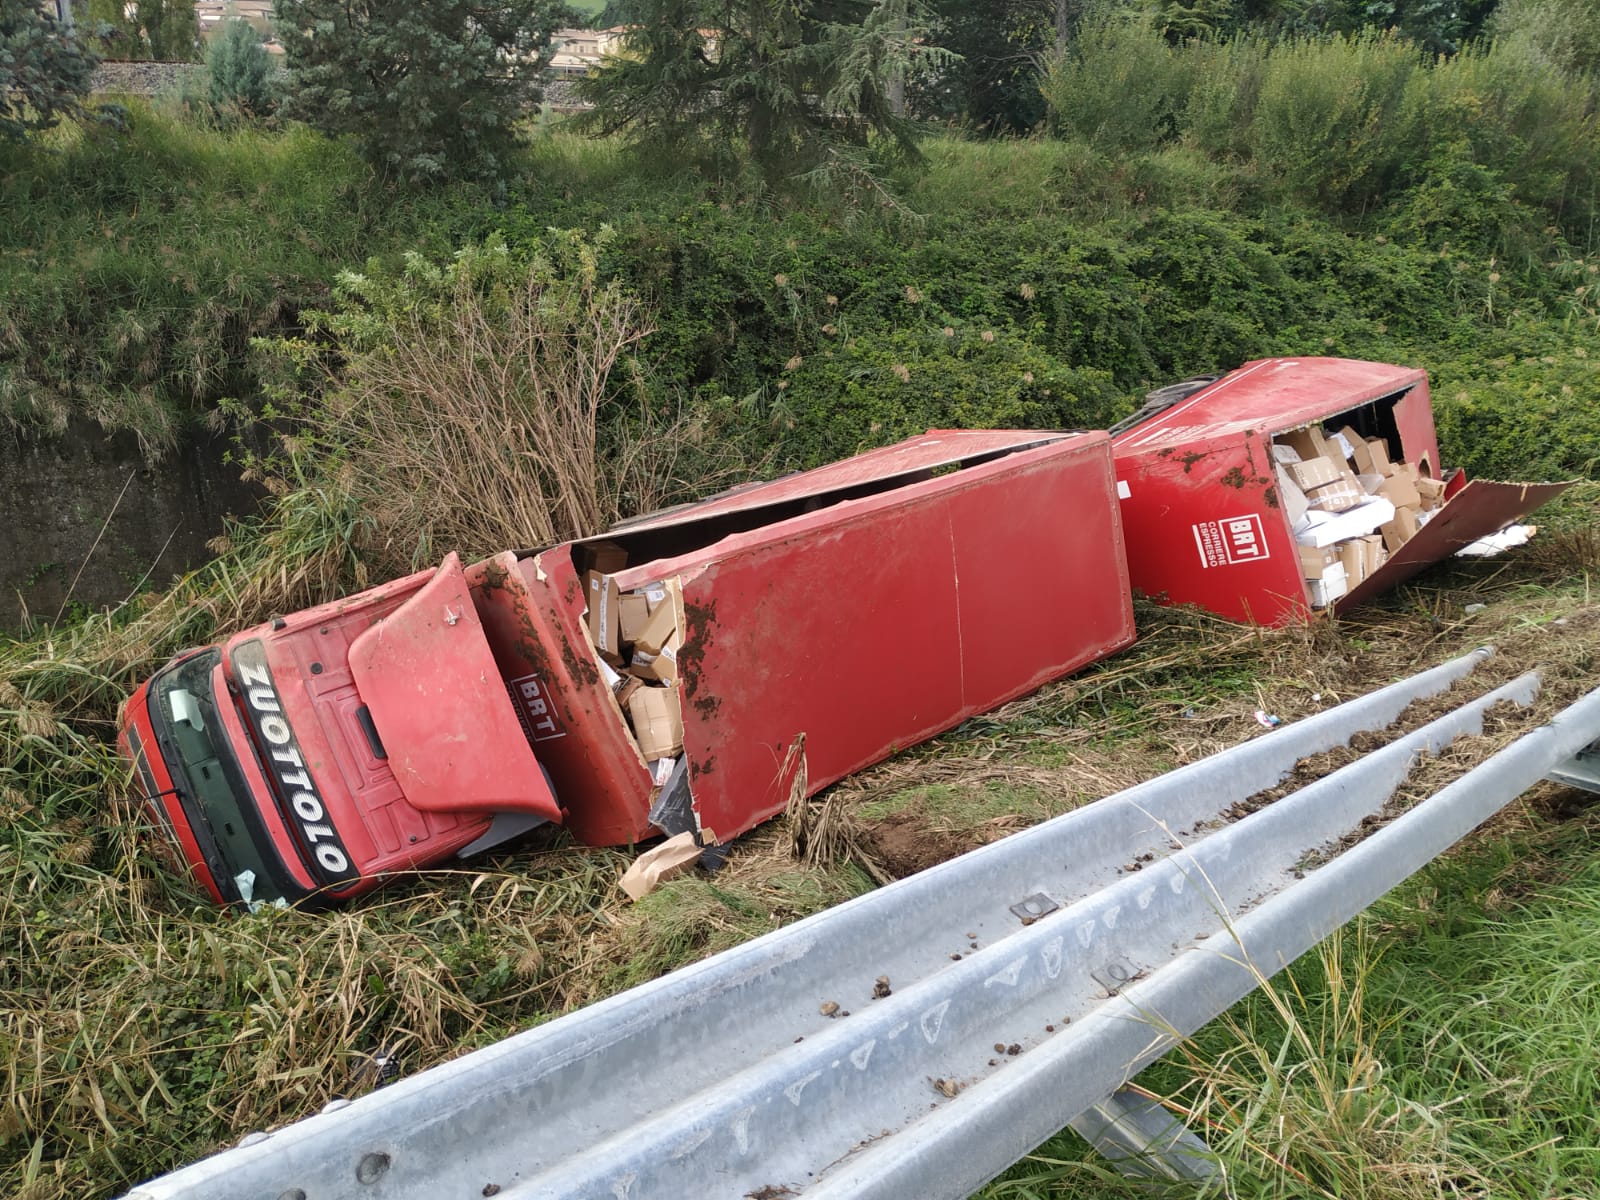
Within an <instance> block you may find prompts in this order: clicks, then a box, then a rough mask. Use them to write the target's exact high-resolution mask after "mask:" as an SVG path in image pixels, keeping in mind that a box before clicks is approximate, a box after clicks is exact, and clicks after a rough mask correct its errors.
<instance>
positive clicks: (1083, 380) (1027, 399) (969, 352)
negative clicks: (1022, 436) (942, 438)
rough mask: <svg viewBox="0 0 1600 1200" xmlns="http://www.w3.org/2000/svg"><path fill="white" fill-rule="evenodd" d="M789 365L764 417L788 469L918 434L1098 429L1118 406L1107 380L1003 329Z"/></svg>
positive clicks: (840, 349)
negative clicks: (779, 438)
mask: <svg viewBox="0 0 1600 1200" xmlns="http://www.w3.org/2000/svg"><path fill="white" fill-rule="evenodd" d="M791 363H792V364H793V365H792V368H791V369H790V370H789V371H787V372H786V373H785V377H784V378H783V379H782V380H779V381H778V382H777V383H776V384H774V385H773V388H772V390H771V391H770V392H769V393H768V396H767V398H766V399H767V404H766V411H767V416H768V419H769V420H771V421H772V422H773V423H774V424H775V425H778V426H779V427H781V428H782V429H783V430H784V431H785V435H786V436H784V448H785V452H786V454H787V456H788V459H789V462H788V465H793V466H816V465H819V464H821V463H824V462H829V461H832V460H833V459H836V458H842V457H845V456H846V455H850V454H854V453H856V452H857V451H859V450H863V449H866V448H869V447H872V446H881V445H887V444H888V443H890V442H894V441H898V440H899V439H901V438H904V437H909V436H911V435H912V434H917V433H921V432H923V431H924V430H927V429H938V428H946V429H948V428H957V429H962V428H965V429H985V428H998V429H1030V428H1031V429H1060V428H1090V427H1101V426H1104V425H1105V424H1107V423H1109V421H1110V420H1112V419H1113V415H1114V413H1115V412H1116V411H1117V409H1118V408H1119V407H1120V397H1119V396H1118V395H1117V393H1116V391H1115V390H1114V389H1113V388H1112V386H1111V380H1110V376H1109V374H1108V373H1107V372H1105V371H1097V370H1094V369H1090V368H1073V367H1069V366H1067V365H1066V364H1065V363H1063V362H1061V361H1059V360H1057V359H1055V358H1053V357H1052V356H1051V355H1049V354H1046V353H1044V352H1043V351H1041V350H1040V349H1038V348H1037V347H1036V346H1033V345H1030V344H1029V343H1028V342H1027V341H1026V340H1025V339H1024V338H1022V337H1019V336H1018V335H1017V333H1016V331H1014V330H1008V329H1000V330H994V329H984V328H975V327H972V326H963V327H962V328H961V329H959V330H957V329H956V328H955V327H953V326H946V327H942V328H941V327H936V326H920V327H915V328H906V329H898V330H893V331H886V332H881V333H874V334H870V335H863V336H859V337H854V338H844V339H841V340H840V344H839V345H838V346H837V347H836V348H835V347H831V346H829V347H825V348H823V349H821V350H819V351H818V352H817V353H815V354H812V355H810V356H809V357H806V358H805V359H803V360H791ZM780 389H781V390H780Z"/></svg>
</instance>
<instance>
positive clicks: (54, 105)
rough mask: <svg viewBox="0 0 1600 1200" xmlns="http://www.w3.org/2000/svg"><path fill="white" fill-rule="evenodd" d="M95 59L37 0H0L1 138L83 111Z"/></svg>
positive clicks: (16, 137) (17, 136) (21, 134)
mask: <svg viewBox="0 0 1600 1200" xmlns="http://www.w3.org/2000/svg"><path fill="white" fill-rule="evenodd" d="M94 66H95V58H94V55H92V54H90V53H89V52H88V51H87V50H86V49H85V48H84V47H83V45H82V43H80V42H79V41H78V40H77V39H76V38H75V37H73V35H72V33H71V31H70V30H67V29H63V28H62V27H61V25H60V23H59V22H57V21H56V19H55V17H54V16H53V15H50V14H47V13H46V12H44V11H43V10H42V9H41V8H40V7H39V5H38V4H37V3H36V2H35V0H0V138H6V139H9V140H13V141H15V140H20V139H21V138H23V137H25V136H26V135H27V134H28V133H30V132H32V131H33V130H36V129H48V128H50V126H52V125H54V124H56V123H57V122H58V121H60V120H61V118H62V117H74V116H77V115H79V113H81V112H82V100H83V97H84V96H85V95H86V94H87V93H88V91H89V78H90V76H91V75H93V74H94Z"/></svg>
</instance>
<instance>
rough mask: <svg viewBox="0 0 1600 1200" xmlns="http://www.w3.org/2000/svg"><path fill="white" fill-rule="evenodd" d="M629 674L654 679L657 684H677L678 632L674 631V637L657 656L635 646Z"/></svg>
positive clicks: (668, 640) (669, 639) (629, 665)
mask: <svg viewBox="0 0 1600 1200" xmlns="http://www.w3.org/2000/svg"><path fill="white" fill-rule="evenodd" d="M628 674H630V675H636V676H638V677H639V678H640V679H653V680H655V681H656V682H657V683H676V682H677V681H678V633H677V630H673V633H672V636H671V637H670V638H668V639H667V644H666V645H665V646H663V647H661V650H660V651H659V652H658V653H656V654H651V653H650V652H648V651H646V650H641V649H639V648H638V646H637V645H636V646H634V649H633V661H632V662H631V663H629V664H628Z"/></svg>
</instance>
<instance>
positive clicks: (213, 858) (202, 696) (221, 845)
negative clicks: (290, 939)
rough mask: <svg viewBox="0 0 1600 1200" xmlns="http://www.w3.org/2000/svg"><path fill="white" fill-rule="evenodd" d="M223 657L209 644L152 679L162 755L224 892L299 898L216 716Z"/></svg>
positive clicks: (233, 896)
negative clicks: (215, 680)
mask: <svg viewBox="0 0 1600 1200" xmlns="http://www.w3.org/2000/svg"><path fill="white" fill-rule="evenodd" d="M220 657H221V651H220V650H217V649H211V650H208V651H206V652H205V653H203V654H197V655H195V656H194V657H192V658H187V659H184V660H183V661H182V662H179V663H177V664H175V665H173V666H171V667H168V668H167V669H166V670H164V671H162V672H161V674H159V675H157V676H156V677H155V679H154V680H153V681H152V682H151V687H150V710H151V717H152V719H153V721H154V724H155V726H156V732H157V736H158V738H159V740H160V743H161V753H162V757H163V758H164V759H166V761H167V763H168V764H169V767H170V768H171V769H172V775H173V782H174V783H176V784H177V786H178V791H179V799H180V800H181V801H182V802H183V808H184V813H185V815H186V816H187V817H188V819H189V824H190V826H191V827H192V828H193V829H194V831H195V834H196V838H197V840H198V841H199V842H200V844H201V850H202V852H203V853H204V854H205V857H206V862H207V865H208V866H209V867H210V868H211V874H212V877H213V878H214V879H215V880H216V882H217V886H218V887H219V888H220V889H221V890H222V893H223V895H224V896H225V897H226V898H228V899H230V900H237V901H241V902H243V903H247V904H248V903H252V902H256V901H260V902H264V903H267V904H271V903H274V902H276V901H280V900H295V899H298V898H299V897H300V896H301V895H302V894H303V893H302V889H300V888H298V887H296V886H294V885H293V884H292V883H290V882H289V881H288V880H286V879H285V878H284V876H283V871H282V868H281V866H280V865H279V864H278V862H277V859H276V856H275V855H274V854H273V853H272V851H271V849H270V843H269V842H268V840H267V833H266V830H265V828H264V827H263V826H262V824H261V821H260V818H259V817H258V816H257V815H256V813H255V810H254V806H253V804H252V801H251V799H250V793H249V791H248V789H247V787H246V785H245V782H244V778H243V776H242V775H241V773H240V771H239V767H238V763H237V760H236V759H235V758H234V757H233V753H232V751H231V749H230V748H229V746H228V742H227V738H226V736H225V735H224V733H223V730H222V725H221V721H220V719H219V718H218V716H217V710H216V701H215V697H214V695H213V692H212V687H211V679H212V672H213V670H214V669H215V667H216V665H217V662H218V660H219V659H220ZM263 847H266V850H265V851H264V850H263Z"/></svg>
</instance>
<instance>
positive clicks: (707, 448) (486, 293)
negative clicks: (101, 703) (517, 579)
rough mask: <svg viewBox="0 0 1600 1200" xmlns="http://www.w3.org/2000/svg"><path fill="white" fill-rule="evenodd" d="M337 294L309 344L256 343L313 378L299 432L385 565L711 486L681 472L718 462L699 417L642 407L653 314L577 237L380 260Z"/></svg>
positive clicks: (517, 541) (570, 526)
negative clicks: (363, 523) (641, 378)
mask: <svg viewBox="0 0 1600 1200" xmlns="http://www.w3.org/2000/svg"><path fill="white" fill-rule="evenodd" d="M335 298H336V300H337V301H338V306H337V307H336V308H335V309H334V310H333V311H331V312H326V313H312V314H308V315H307V323H308V331H307V332H308V339H310V340H306V339H279V340H277V341H276V342H272V343H266V344H264V347H263V348H264V349H267V350H269V351H270V352H272V353H274V354H275V355H276V357H277V359H278V361H279V363H280V365H284V366H288V367H290V368H291V375H297V376H298V377H299V379H300V381H302V382H305V381H307V380H308V381H309V382H310V384H311V387H312V393H311V394H312V396H313V398H312V399H311V400H310V401H309V402H304V403H296V402H294V401H292V400H291V411H293V412H295V413H296V415H298V416H300V417H301V418H302V420H301V421H299V423H298V434H299V436H300V437H304V438H309V439H311V440H312V441H313V442H314V443H315V444H316V446H317V448H318V457H320V458H321V459H322V460H323V461H324V462H325V463H326V464H327V470H328V471H329V472H330V473H331V475H332V476H333V477H334V478H336V479H337V480H338V481H339V487H340V488H342V489H344V490H347V491H348V492H349V493H350V494H351V495H352V496H353V497H354V498H355V500H356V502H357V504H358V506H359V508H360V510H361V511H363V512H365V513H367V514H368V515H369V517H370V519H371V520H372V523H373V535H372V538H371V539H369V540H370V541H371V542H372V543H373V550H374V553H375V554H376V556H377V559H378V561H380V562H382V563H383V564H385V565H386V566H387V567H388V569H390V570H391V571H397V572H398V571H405V570H414V569H417V566H418V565H419V564H422V563H427V562H433V561H435V560H436V559H437V558H438V557H439V555H441V554H442V553H443V552H444V551H446V550H459V551H461V552H462V553H463V554H464V555H481V554H489V553H494V552H496V551H499V550H504V549H507V548H511V547H523V546H543V545H550V544H552V543H554V542H558V541H562V540H565V539H567V538H572V537H580V536H584V535H588V534H593V533H598V532H600V531H601V530H603V529H605V528H607V527H608V526H609V525H610V524H612V523H613V522H614V521H616V520H617V519H618V518H620V517H623V516H627V515H632V514H635V513H638V512H641V511H648V510H651V509H654V508H657V507H660V506H661V505H663V504H666V503H670V502H673V501H676V500H680V499H686V498H689V497H690V496H692V495H693V494H695V490H696V487H695V485H697V484H701V483H703V482H705V479H704V476H703V473H702V472H700V471H699V470H696V471H695V474H696V478H693V479H692V480H691V479H685V478H684V475H683V471H684V469H685V468H687V466H688V460H689V459H691V458H695V464H694V467H695V468H703V467H705V465H706V464H707V463H710V462H713V461H715V460H716V458H717V450H716V448H715V439H713V438H711V437H710V436H709V434H708V431H706V430H705V428H704V426H703V425H702V424H701V423H698V422H696V421H694V420H692V419H690V418H687V417H683V416H680V415H678V414H675V413H673V412H670V411H668V412H663V411H661V410H659V409H656V408H653V407H652V406H651V405H650V404H649V403H648V401H647V398H646V397H645V395H644V393H643V391H642V390H641V389H640V388H639V386H638V383H637V378H636V367H635V363H634V361H633V355H634V353H635V351H636V348H637V346H638V344H639V342H640V340H641V339H642V338H643V337H644V336H645V335H646V334H647V333H648V332H649V331H650V323H649V320H648V317H647V315H646V313H645V311H644V308H643V306H642V305H641V303H640V301H639V300H638V298H637V296H636V295H634V294H633V293H632V292H631V291H629V290H628V289H626V288H624V287H623V286H621V285H620V284H617V283H615V282H612V283H606V282H603V281H602V280H601V279H600V278H599V272H598V267H597V260H596V255H595V245H594V244H593V243H591V242H590V241H589V240H588V239H586V238H584V237H583V236H581V235H579V234H577V233H565V234H551V235H550V236H548V237H547V238H545V239H544V240H543V241H542V242H540V243H537V244H534V245H531V246H528V247H524V248H522V249H521V250H519V251H518V252H516V253H513V252H512V251H511V250H510V249H508V248H507V246H506V245H505V243H504V242H503V241H498V240H496V241H491V242H490V243H488V244H486V245H484V246H481V247H471V248H468V249H466V250H463V251H461V252H460V253H458V254H457V255H456V256H455V258H454V259H453V260H452V261H450V262H449V263H447V264H445V265H443V266H440V265H436V264H434V263H432V262H430V261H429V260H428V259H426V258H425V257H424V256H422V255H419V254H416V253H411V254H408V255H406V256H405V262H404V266H403V267H402V268H401V269H399V270H392V269H386V268H384V267H383V266H382V265H381V264H379V263H377V262H373V263H370V264H369V265H368V269H367V271H366V272H364V273H361V274H357V273H354V272H345V273H344V274H342V275H341V276H340V277H339V280H338V284H337V286H336V289H335ZM697 450H700V451H701V453H700V454H699V455H698V457H696V454H695V452H696V451H697Z"/></svg>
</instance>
